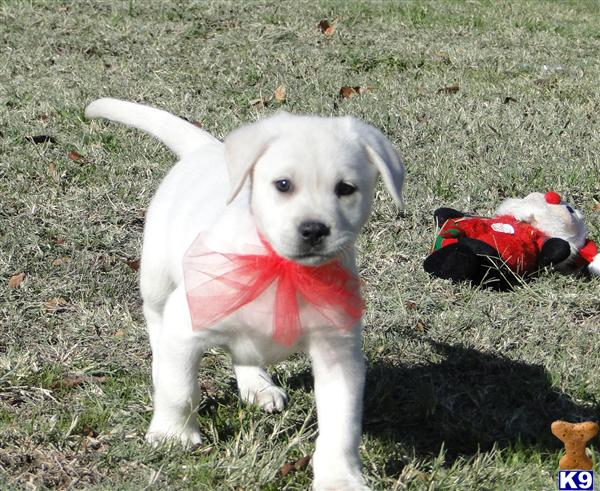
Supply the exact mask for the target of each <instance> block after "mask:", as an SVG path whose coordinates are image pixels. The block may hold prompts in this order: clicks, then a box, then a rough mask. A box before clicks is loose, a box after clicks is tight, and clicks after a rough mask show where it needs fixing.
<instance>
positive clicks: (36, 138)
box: [25, 135, 56, 144]
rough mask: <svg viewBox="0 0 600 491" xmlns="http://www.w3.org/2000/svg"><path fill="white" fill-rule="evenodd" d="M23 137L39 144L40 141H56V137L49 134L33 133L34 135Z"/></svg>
mask: <svg viewBox="0 0 600 491" xmlns="http://www.w3.org/2000/svg"><path fill="white" fill-rule="evenodd" d="M25 139H26V140H27V141H29V142H31V143H35V144H40V143H56V138H54V137H53V136H50V135H34V136H26V137H25Z"/></svg>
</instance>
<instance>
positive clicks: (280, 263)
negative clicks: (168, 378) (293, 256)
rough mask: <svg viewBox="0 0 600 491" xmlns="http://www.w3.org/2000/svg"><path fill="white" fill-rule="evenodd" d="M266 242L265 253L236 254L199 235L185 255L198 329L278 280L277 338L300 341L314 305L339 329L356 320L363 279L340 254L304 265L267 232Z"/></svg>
mask: <svg viewBox="0 0 600 491" xmlns="http://www.w3.org/2000/svg"><path fill="white" fill-rule="evenodd" d="M261 242H262V245H263V247H264V251H261V252H264V253H262V254H232V253H221V252H216V251H211V250H209V249H208V248H207V247H206V246H205V245H204V242H203V240H202V236H201V235H199V236H198V237H197V238H196V240H195V241H194V243H193V244H192V246H191V247H190V248H189V249H188V251H187V252H186V254H185V256H184V260H183V271H184V281H185V287H186V295H187V300H188V305H189V309H190V314H191V318H192V328H193V329H194V330H200V329H203V328H207V327H210V326H213V325H215V324H216V323H217V322H219V321H221V320H222V319H224V318H226V317H228V316H229V315H231V314H233V313H234V312H236V311H237V310H239V309H241V308H242V307H244V306H246V305H248V304H249V303H251V302H252V301H254V300H256V299H257V298H259V297H260V296H261V295H262V294H263V293H265V292H266V291H267V289H268V288H269V287H270V286H271V285H272V284H273V283H274V282H276V287H275V299H274V302H273V306H272V312H273V314H272V315H273V339H274V340H275V341H277V342H278V343H280V344H283V345H284V346H291V345H292V344H294V343H295V342H296V340H297V339H298V337H299V336H300V335H301V334H302V331H303V326H302V319H301V317H302V314H301V313H303V312H305V311H306V310H310V309H314V310H315V311H317V312H318V313H319V314H320V315H321V316H322V317H323V318H324V320H325V321H326V323H327V324H332V325H334V326H336V327H337V328H339V329H343V330H349V329H351V328H352V326H353V325H354V324H356V322H357V321H358V320H359V319H360V317H361V315H362V312H363V309H364V303H363V300H362V298H361V296H360V282H359V280H358V278H357V277H356V276H355V275H353V274H352V273H350V272H348V271H347V270H346V269H345V268H344V267H343V266H342V265H341V263H340V262H339V261H338V260H333V261H330V262H328V263H326V264H322V265H320V266H304V265H302V264H298V263H296V262H294V261H290V260H289V259H286V258H283V257H281V256H278V255H277V253H276V252H275V251H274V250H273V248H272V247H271V246H270V245H269V244H268V243H267V242H266V241H265V240H264V239H263V238H262V237H261ZM300 301H302V302H303V305H302V307H303V308H302V310H301V308H300Z"/></svg>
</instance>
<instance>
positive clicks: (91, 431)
mask: <svg viewBox="0 0 600 491" xmlns="http://www.w3.org/2000/svg"><path fill="white" fill-rule="evenodd" d="M81 434H82V435H85V436H89V437H90V438H96V437H97V436H98V432H97V431H96V430H94V429H93V428H91V427H89V426H84V427H83V428H81Z"/></svg>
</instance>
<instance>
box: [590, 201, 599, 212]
mask: <svg viewBox="0 0 600 491" xmlns="http://www.w3.org/2000/svg"><path fill="white" fill-rule="evenodd" d="M592 210H594V211H600V203H596V204H595V205H594V206H593V208H592Z"/></svg>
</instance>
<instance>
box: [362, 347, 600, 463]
mask: <svg viewBox="0 0 600 491" xmlns="http://www.w3.org/2000/svg"><path fill="white" fill-rule="evenodd" d="M429 342H430V343H431V345H432V347H433V349H434V350H435V351H436V352H437V353H439V354H440V355H442V356H443V357H444V358H445V359H444V361H442V362H440V363H432V364H427V365H421V366H410V367H406V366H402V365H397V366H392V365H388V364H385V363H379V362H375V363H374V364H372V365H370V366H369V367H368V369H367V383H366V390H365V409H364V423H363V424H364V430H363V431H364V432H365V433H368V434H371V435H373V436H376V437H378V438H382V439H384V440H385V439H389V440H391V441H394V442H403V443H406V444H407V445H410V446H412V447H413V448H414V451H415V454H416V455H417V456H431V455H437V454H438V453H439V450H440V447H441V446H442V444H443V445H444V448H445V449H446V459H447V461H450V462H452V461H453V460H455V459H456V458H457V457H459V456H468V455H472V454H474V453H476V452H477V451H478V449H480V450H483V451H486V450H489V449H490V448H491V447H492V445H494V444H496V446H497V447H499V448H503V447H504V448H505V447H509V446H512V447H529V446H532V447H535V448H536V449H537V450H538V451H544V450H547V451H556V450H558V449H559V448H560V447H561V444H560V442H559V441H558V440H557V439H556V438H555V437H554V436H553V435H552V434H551V433H550V424H551V423H552V421H554V420H556V419H563V420H567V421H582V420H596V421H597V420H598V419H599V416H600V412H599V408H598V407H595V408H590V407H589V406H583V405H581V404H577V403H576V402H574V401H573V400H572V399H571V398H570V397H569V396H567V395H566V394H563V393H561V392H559V391H558V390H556V389H555V388H553V387H552V385H551V381H550V377H549V374H548V372H547V371H546V370H545V368H544V367H543V366H541V365H532V364H528V363H524V362H518V361H513V360H509V359H507V358H504V357H501V356H497V355H492V354H486V353H482V352H480V351H477V350H474V349H470V348H465V347H461V346H453V345H449V344H445V343H439V342H435V341H429ZM398 464H400V463H398Z"/></svg>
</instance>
